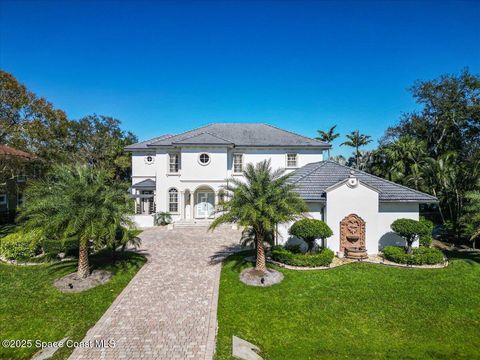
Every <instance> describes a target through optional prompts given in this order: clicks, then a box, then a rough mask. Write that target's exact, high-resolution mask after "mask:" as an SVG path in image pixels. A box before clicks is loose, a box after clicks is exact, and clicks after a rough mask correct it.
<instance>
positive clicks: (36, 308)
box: [0, 253, 145, 359]
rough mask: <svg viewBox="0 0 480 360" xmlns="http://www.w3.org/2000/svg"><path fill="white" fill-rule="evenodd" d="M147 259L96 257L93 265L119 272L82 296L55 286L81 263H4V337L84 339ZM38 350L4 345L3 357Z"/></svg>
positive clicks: (0, 324)
mask: <svg viewBox="0 0 480 360" xmlns="http://www.w3.org/2000/svg"><path fill="white" fill-rule="evenodd" d="M144 262H145V258H144V257H142V256H140V255H137V254H134V253H125V257H124V259H123V260H121V261H119V262H117V264H116V266H115V267H114V266H112V265H111V263H110V259H109V258H107V257H104V256H103V255H101V254H97V255H95V256H92V257H91V265H92V267H93V268H97V269H98V268H102V269H107V270H110V271H112V272H114V274H115V275H114V277H113V278H112V280H111V281H110V282H108V283H107V284H105V285H101V286H98V287H96V288H94V289H90V290H87V291H85V292H82V293H79V294H64V293H61V292H60V291H58V290H57V289H56V288H54V287H53V281H54V279H57V278H59V277H62V276H63V275H66V274H68V273H71V272H74V271H75V270H76V262H72V261H70V262H62V263H56V264H50V265H38V266H28V267H27V266H11V265H4V264H0V339H1V340H3V339H31V340H36V339H40V340H42V341H57V340H60V339H62V338H64V337H65V336H68V337H69V338H71V339H73V340H81V339H82V338H83V337H84V335H85V333H86V332H87V330H88V329H89V328H90V327H91V326H93V325H94V324H95V322H96V321H97V320H98V319H99V318H100V317H101V316H102V314H103V313H104V312H105V311H106V310H107V308H108V307H109V306H110V304H111V303H112V302H113V300H114V299H115V298H116V297H117V295H118V294H119V293H120V292H121V291H122V289H123V288H124V287H125V286H126V285H127V284H128V282H129V281H130V280H131V279H132V277H133V276H134V275H135V273H136V272H137V271H138V269H139V268H140V267H141V266H142V265H143V263H144ZM36 351H37V349H35V348H25V349H16V350H13V349H5V348H3V347H2V346H0V359H29V358H30V357H31V356H32V354H33V353H35V352H36ZM70 352H71V349H70V350H67V349H62V350H60V351H59V352H57V354H55V357H54V359H64V358H66V357H68V355H69V354H70Z"/></svg>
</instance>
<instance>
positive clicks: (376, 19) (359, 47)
mask: <svg viewBox="0 0 480 360" xmlns="http://www.w3.org/2000/svg"><path fill="white" fill-rule="evenodd" d="M479 18H480V2H475V1H463V2H462V1H451V2H448V1H432V2H428V1H351V2H340V1H335V2H333V1H331V2H330V1H315V2H313V1H312V2H302V1H295V2H294V1H291V2H290V1H275V2H269V1H224V2H222V1H215V2H212V1H189V2H187V1H184V2H181V1H168V2H167V1H166V2H161V1H135V2H134V1H131V2H127V1H81V2H80V1H78V2H76V1H64V2H55V1H41V0H38V1H6V0H0V67H1V68H2V69H3V70H6V71H8V72H11V73H13V74H14V75H15V76H16V77H17V78H18V79H19V80H20V81H21V82H23V83H24V84H26V85H27V86H28V87H29V88H30V89H31V90H33V91H34V92H36V93H37V94H38V95H41V96H44V97H46V98H47V99H49V100H50V101H51V102H53V103H54V105H55V106H56V107H58V108H61V109H64V110H65V111H66V112H67V114H68V115H69V116H70V117H71V118H80V117H82V116H84V115H87V114H92V113H97V114H103V115H110V116H114V117H116V118H118V119H120V120H121V121H122V123H123V127H124V128H125V129H126V130H131V131H133V132H134V133H136V134H137V135H138V136H139V138H140V139H146V138H149V137H153V136H156V135H159V134H163V133H175V132H180V131H184V130H188V129H190V128H193V127H197V126H200V125H202V124H207V123H211V122H265V123H270V124H273V125H276V126H279V127H283V128H287V129H289V130H292V131H296V132H298V133H301V134H304V135H307V136H315V134H316V129H326V128H328V127H329V126H331V125H333V124H337V125H338V129H339V131H340V132H341V133H342V134H345V133H347V132H349V131H351V130H354V129H357V128H358V129H360V131H362V132H364V133H366V134H369V135H372V136H373V137H374V139H378V138H379V137H380V136H381V135H382V134H383V132H384V130H385V129H386V128H387V127H388V126H389V125H392V124H394V123H395V122H396V121H397V120H398V119H399V117H400V116H401V114H402V113H403V112H408V111H411V110H413V109H415V107H416V105H415V103H414V101H413V99H412V98H411V96H410V94H409V93H408V91H407V89H408V87H410V86H411V85H412V84H413V82H414V81H415V80H416V79H431V78H435V77H437V76H438V75H440V74H443V73H458V72H459V71H460V70H461V69H463V68H464V67H466V66H468V67H469V68H470V70H471V71H472V72H475V73H479V72H480V45H479V44H480V30H479V29H480V27H479V26H478V19H479ZM342 140H343V137H342V139H340V141H337V142H336V144H334V145H335V147H334V153H336V154H338V153H343V154H346V153H349V151H350V150H347V149H344V148H339V147H338V144H339V143H340V142H341V141H342ZM375 145H376V144H372V145H371V147H373V146H375Z"/></svg>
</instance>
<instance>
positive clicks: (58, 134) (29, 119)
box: [0, 70, 137, 179]
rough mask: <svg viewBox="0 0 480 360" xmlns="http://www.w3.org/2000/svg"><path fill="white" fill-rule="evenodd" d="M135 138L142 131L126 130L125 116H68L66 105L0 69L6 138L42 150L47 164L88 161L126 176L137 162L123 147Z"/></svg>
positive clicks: (0, 133) (0, 125) (0, 114)
mask: <svg viewBox="0 0 480 360" xmlns="http://www.w3.org/2000/svg"><path fill="white" fill-rule="evenodd" d="M135 142H137V138H136V136H135V135H134V134H132V133H131V132H125V131H123V130H122V129H121V128H120V121H119V120H117V119H114V118H112V117H109V116H102V115H89V116H85V117H84V118H82V119H79V120H72V119H68V117H67V115H66V113H65V112H64V111H62V110H59V109H56V108H55V107H54V106H53V105H52V104H51V103H50V102H48V101H47V100H46V99H44V98H42V97H38V96H37V95H36V94H34V93H33V92H32V91H30V90H28V89H27V88H26V86H25V85H23V84H21V83H20V82H18V81H17V79H15V77H14V76H13V75H11V74H9V73H7V72H5V71H2V70H0V144H6V145H9V146H12V147H14V148H17V149H20V150H24V151H26V152H28V153H31V154H34V155H36V156H38V157H39V158H41V159H42V164H43V166H44V167H45V168H46V169H48V168H50V167H51V166H52V165H53V164H74V163H88V164H92V165H98V166H100V167H102V168H105V169H106V170H107V171H108V173H109V174H110V176H112V177H116V178H119V179H120V178H123V179H125V178H127V177H128V175H129V172H130V166H131V164H130V155H129V154H127V153H125V152H124V150H123V148H124V146H126V145H129V144H133V143H135Z"/></svg>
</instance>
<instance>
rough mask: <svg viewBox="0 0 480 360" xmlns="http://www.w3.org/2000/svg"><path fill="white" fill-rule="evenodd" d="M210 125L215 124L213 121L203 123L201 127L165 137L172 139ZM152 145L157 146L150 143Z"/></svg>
mask: <svg viewBox="0 0 480 360" xmlns="http://www.w3.org/2000/svg"><path fill="white" fill-rule="evenodd" d="M210 125H213V123H209V124H207V125H202V126H199V127H197V128H195V129H191V130H187V131H184V132H181V133H179V134H174V135H172V136H169V137H168V138H165V139H170V138H172V137H175V136H181V135H184V134H186V133H189V132H191V131H197V130H200V129H202V128H205V127H207V126H210ZM186 139H188V137H187V138H186ZM147 146H148V145H147ZM150 146H155V145H150Z"/></svg>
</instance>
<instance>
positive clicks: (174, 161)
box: [169, 154, 180, 174]
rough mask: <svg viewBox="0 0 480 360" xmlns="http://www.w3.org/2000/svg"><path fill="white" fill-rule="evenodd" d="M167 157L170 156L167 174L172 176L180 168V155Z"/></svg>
mask: <svg viewBox="0 0 480 360" xmlns="http://www.w3.org/2000/svg"><path fill="white" fill-rule="evenodd" d="M169 156H170V168H169V172H170V173H172V174H174V173H178V169H179V168H180V154H169Z"/></svg>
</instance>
